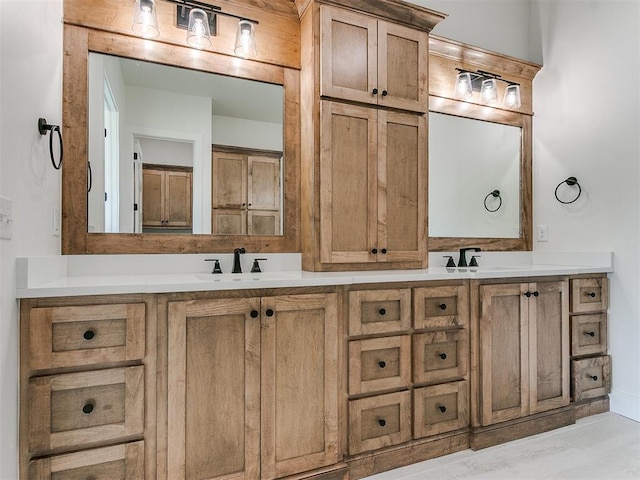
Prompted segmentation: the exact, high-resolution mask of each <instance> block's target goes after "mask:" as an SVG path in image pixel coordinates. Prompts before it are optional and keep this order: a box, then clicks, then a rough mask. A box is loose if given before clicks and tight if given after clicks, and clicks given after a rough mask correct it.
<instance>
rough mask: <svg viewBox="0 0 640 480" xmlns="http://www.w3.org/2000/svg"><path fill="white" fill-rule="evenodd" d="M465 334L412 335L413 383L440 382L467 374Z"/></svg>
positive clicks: (431, 333)
mask: <svg viewBox="0 0 640 480" xmlns="http://www.w3.org/2000/svg"><path fill="white" fill-rule="evenodd" d="M468 351H469V333H468V331H467V330H466V329H464V330H450V331H444V332H428V333H421V334H416V335H414V336H413V362H414V363H413V381H414V382H415V383H442V382H446V381H450V380H456V379H459V378H462V377H464V376H465V375H466V374H467V368H468V367H467V365H468V363H469V361H468Z"/></svg>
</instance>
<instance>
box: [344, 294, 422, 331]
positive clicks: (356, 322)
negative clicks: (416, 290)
mask: <svg viewBox="0 0 640 480" xmlns="http://www.w3.org/2000/svg"><path fill="white" fill-rule="evenodd" d="M410 327H411V290H410V289H408V288H404V289H395V290H361V291H355V292H349V335H370V334H376V333H390V332H402V331H406V330H408V329H409V328H410Z"/></svg>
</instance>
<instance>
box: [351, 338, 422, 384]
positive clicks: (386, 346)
mask: <svg viewBox="0 0 640 480" xmlns="http://www.w3.org/2000/svg"><path fill="white" fill-rule="evenodd" d="M410 384H411V337H410V336H409V335H402V336H399V337H387V338H373V339H370V340H354V341H351V342H349V393H350V394H351V395H354V394H358V393H368V392H375V391H382V390H390V389H393V388H405V387H408V386H409V385H410Z"/></svg>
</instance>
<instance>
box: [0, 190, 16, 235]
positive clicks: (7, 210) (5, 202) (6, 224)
mask: <svg viewBox="0 0 640 480" xmlns="http://www.w3.org/2000/svg"><path fill="white" fill-rule="evenodd" d="M0 238H2V239H5V240H11V239H12V238H13V202H12V201H11V200H9V199H8V198H3V197H0Z"/></svg>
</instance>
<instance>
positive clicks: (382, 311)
mask: <svg viewBox="0 0 640 480" xmlns="http://www.w3.org/2000/svg"><path fill="white" fill-rule="evenodd" d="M378 313H379V314H380V315H386V314H387V311H386V310H385V309H384V308H381V309H380V310H378Z"/></svg>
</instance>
